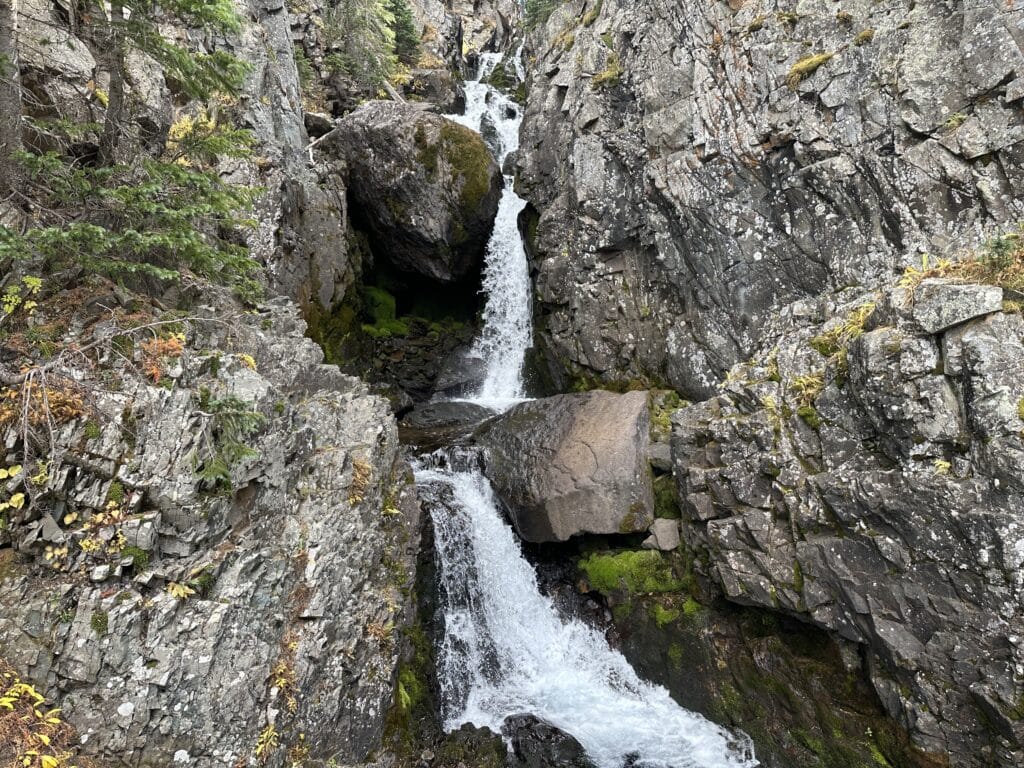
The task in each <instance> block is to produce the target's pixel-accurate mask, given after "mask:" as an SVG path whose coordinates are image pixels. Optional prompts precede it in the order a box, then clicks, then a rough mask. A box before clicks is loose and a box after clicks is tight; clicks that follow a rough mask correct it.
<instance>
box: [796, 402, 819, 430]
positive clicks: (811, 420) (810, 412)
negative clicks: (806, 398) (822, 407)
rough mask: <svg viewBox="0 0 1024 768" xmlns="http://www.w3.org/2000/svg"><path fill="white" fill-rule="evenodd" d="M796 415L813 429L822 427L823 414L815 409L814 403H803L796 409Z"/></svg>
mask: <svg viewBox="0 0 1024 768" xmlns="http://www.w3.org/2000/svg"><path fill="white" fill-rule="evenodd" d="M796 415H797V416H799V417H800V418H801V419H803V420H804V423H805V424H807V426H808V427H810V428H811V429H813V430H817V429H819V428H820V427H821V416H819V415H818V411H817V410H815V408H814V406H813V405H801V406H800V407H799V408H797V409H796Z"/></svg>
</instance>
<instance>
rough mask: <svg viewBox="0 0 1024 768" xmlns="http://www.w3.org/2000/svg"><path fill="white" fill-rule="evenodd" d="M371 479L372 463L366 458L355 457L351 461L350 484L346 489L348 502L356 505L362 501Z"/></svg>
mask: <svg viewBox="0 0 1024 768" xmlns="http://www.w3.org/2000/svg"><path fill="white" fill-rule="evenodd" d="M372 479H373V465H372V464H370V462H368V461H367V460H366V459H362V458H359V459H355V460H354V461H353V462H352V484H351V485H350V486H349V491H348V503H349V504H352V505H356V504H359V503H361V502H362V501H363V498H364V497H365V496H366V491H367V489H369V487H370V481H371V480H372Z"/></svg>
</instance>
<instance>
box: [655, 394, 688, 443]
mask: <svg viewBox="0 0 1024 768" xmlns="http://www.w3.org/2000/svg"><path fill="white" fill-rule="evenodd" d="M687 405H689V402H687V401H686V400H683V399H682V398H681V397H679V393H678V392H676V391H675V390H669V391H668V392H666V393H664V394H662V395H660V396H659V394H658V393H652V394H651V432H652V433H654V434H661V435H668V434H670V433H671V432H672V414H673V413H675V412H676V411H678V410H679V409H680V408H683V407H685V406H687Z"/></svg>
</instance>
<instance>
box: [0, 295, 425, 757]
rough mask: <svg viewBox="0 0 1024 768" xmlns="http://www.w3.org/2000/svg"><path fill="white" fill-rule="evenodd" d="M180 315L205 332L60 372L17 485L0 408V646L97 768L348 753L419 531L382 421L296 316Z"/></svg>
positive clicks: (395, 619) (371, 730)
mask: <svg viewBox="0 0 1024 768" xmlns="http://www.w3.org/2000/svg"><path fill="white" fill-rule="evenodd" d="M96 301H99V302H100V303H104V304H105V303H107V302H110V303H114V302H116V298H115V296H111V297H104V296H98V297H97V298H96ZM84 303H85V304H86V306H89V307H95V306H96V302H95V301H87V302H84ZM135 311H136V316H137V315H138V312H139V310H138V309H136V310H135ZM193 312H194V315H193V316H194V317H201V318H212V319H211V320H195V321H185V322H184V323H183V324H182V325H181V326H180V327H181V328H182V329H183V330H182V334H183V335H182V336H181V337H171V339H170V341H169V342H166V343H164V344H163V345H162V346H161V347H160V349H159V350H157V348H156V347H155V346H154V345H153V343H152V336H150V340H149V341H147V335H146V334H143V335H142V336H140V337H138V338H136V337H134V336H133V335H131V334H128V335H123V336H118V338H119V339H120V341H118V342H117V344H116V345H115V347H108V346H106V345H105V344H101V345H100V346H99V349H107V350H108V351H107V353H106V355H101V357H100V358H99V359H98V360H96V361H95V364H94V365H92V366H90V367H89V368H82V369H79V370H77V371H75V372H74V374H73V375H72V378H63V377H62V378H59V379H52V380H51V389H50V395H49V397H50V402H51V403H52V407H53V409H54V410H53V413H52V418H53V419H54V421H55V422H56V431H55V434H54V436H53V443H52V445H48V446H47V447H46V453H47V456H48V461H47V462H46V463H45V464H44V465H42V466H43V467H44V468H43V470H41V471H40V473H39V474H38V475H35V476H33V477H32V478H31V479H28V478H26V475H27V474H28V471H29V467H30V466H33V465H32V464H31V463H30V461H26V460H25V459H26V458H29V459H31V457H26V456H25V455H24V454H23V453H21V452H20V451H16V450H14V448H15V446H16V445H17V444H19V443H18V438H19V437H20V436H21V435H20V432H21V429H22V427H21V422H20V421H19V420H18V419H16V418H7V417H6V416H10V413H8V411H5V414H6V416H5V421H4V424H5V440H6V445H7V456H6V464H5V467H6V466H11V465H14V464H15V462H17V463H19V464H22V465H23V466H24V470H22V472H20V473H19V474H18V476H17V477H16V478H15V479H12V480H10V481H7V483H6V492H7V493H8V494H10V493H12V492H14V491H16V490H20V491H21V492H24V493H26V494H28V495H29V496H30V497H31V499H32V503H31V505H26V506H25V507H24V508H22V509H19V510H16V511H14V510H9V511H8V512H6V513H5V515H6V523H7V524H6V527H5V528H4V531H3V533H2V534H0V543H2V544H5V545H10V546H11V547H12V548H10V549H8V548H3V549H0V552H2V553H3V568H2V569H0V605H2V606H3V609H2V611H0V647H2V648H3V652H4V655H5V657H6V658H7V659H8V660H9V661H11V662H12V663H13V664H14V665H15V666H16V667H17V668H18V669H19V670H20V671H21V672H22V674H25V675H28V676H30V678H31V679H34V680H36V681H39V682H40V684H41V685H45V687H46V689H47V690H49V691H50V692H51V693H53V694H54V695H58V696H60V697H61V699H62V705H63V708H64V716H65V717H66V718H67V719H68V721H69V722H70V723H71V724H72V725H73V726H74V727H75V728H76V729H77V730H78V732H79V734H81V736H82V739H83V746H82V749H83V751H84V752H85V753H87V754H90V755H95V756H97V757H99V758H101V759H102V760H103V761H104V762H106V763H109V764H111V765H118V764H132V765H165V764H167V763H168V762H169V761H170V760H171V759H172V757H173V759H174V761H175V762H178V763H182V764H187V765H196V766H223V765H236V764H245V763H246V762H247V761H250V760H256V759H259V760H261V761H266V762H267V763H268V764H271V765H282V764H285V763H286V762H288V761H293V760H294V759H295V757H294V756H295V755H296V754H302V753H303V751H305V752H306V754H309V755H310V756H315V757H318V758H320V759H327V758H328V757H336V758H338V759H341V760H345V761H358V760H361V759H363V758H365V757H366V756H367V754H368V753H369V752H371V751H372V750H374V749H376V748H378V747H379V744H380V738H381V733H382V729H383V723H384V716H385V714H386V712H387V710H388V709H389V707H390V705H391V703H392V697H393V681H394V674H395V669H396V665H397V660H398V659H397V654H398V645H397V643H396V642H395V640H394V638H393V637H392V636H391V633H392V630H393V628H394V627H395V626H396V625H398V626H401V625H402V624H404V623H405V622H406V621H407V620H408V617H407V615H406V611H407V610H408V605H407V603H406V598H404V597H403V594H404V593H403V591H402V589H403V587H404V585H405V584H406V581H407V580H408V579H409V578H410V576H411V572H412V568H413V566H412V562H413V560H414V558H415V554H416V543H417V540H418V506H417V504H416V501H415V498H414V496H413V495H412V489H411V487H409V485H408V480H407V478H406V474H405V469H404V468H403V465H402V463H401V462H400V461H399V459H398V443H397V431H396V428H395V425H394V422H393V420H392V419H391V418H390V416H389V411H388V408H387V404H386V402H385V401H383V400H381V399H380V398H376V397H373V396H370V395H369V394H368V393H367V392H366V390H365V388H364V386H363V385H362V384H361V383H360V382H358V381H357V380H354V379H351V378H349V377H346V376H344V375H342V374H341V373H339V372H338V370H337V369H336V368H333V367H328V366H323V365H321V364H320V361H321V360H322V353H321V352H320V350H319V349H318V348H317V347H316V346H315V345H314V344H313V343H312V342H310V341H308V340H307V339H305V338H304V336H303V332H304V330H305V327H304V324H303V323H302V321H301V320H299V319H298V318H297V316H296V310H295V308H294V307H293V306H291V305H289V304H288V303H287V302H283V301H282V302H276V303H272V304H270V305H268V306H267V307H266V308H265V309H264V310H263V311H262V312H261V313H259V314H258V315H248V316H245V315H242V316H238V317H232V314H231V305H230V304H227V305H224V304H222V303H219V302H217V303H214V304H208V303H206V302H202V303H199V304H198V305H197V306H195V307H194V308H193ZM69 320H70V323H71V325H72V326H75V325H76V324H77V323H82V322H85V323H86V328H89V329H90V331H82V332H80V336H79V338H85V337H86V336H85V334H86V333H88V332H92V333H93V334H94V335H95V337H96V338H103V337H104V334H109V333H110V331H111V330H112V328H111V327H110V326H109V324H107V323H105V322H103V321H101V322H100V323H99V324H98V325H95V324H93V323H94V320H93V321H92V322H90V320H89V319H88V318H83V317H81V316H75V317H72V318H70V319H69ZM133 341H137V342H138V344H137V345H133ZM165 341H166V340H165ZM114 349H116V350H117V351H116V352H115V351H114ZM139 368H142V369H143V370H145V371H146V372H147V376H148V379H145V378H142V377H141V376H140V375H139ZM112 379H116V380H117V381H118V382H119V386H116V387H110V386H107V385H105V384H104V382H109V381H111V380H112ZM154 379H159V382H158V383H154ZM71 382H74V383H73V384H72V383H71ZM77 392H92V393H94V394H93V396H92V397H84V398H83V397H81V396H78V395H76V393H77ZM28 407H29V413H30V424H34V423H35V416H36V415H37V414H36V411H37V410H39V409H42V407H43V406H42V405H41V404H40V403H38V402H34V403H32V404H30V405H29V406H28ZM8 410H10V409H8ZM39 429H40V431H38V432H36V431H35V429H32V430H31V432H32V433H33V434H34V435H35V438H36V439H39V440H43V441H45V439H46V438H45V431H44V428H41V427H40V428H39ZM261 745H262V746H261ZM289 755H291V757H289Z"/></svg>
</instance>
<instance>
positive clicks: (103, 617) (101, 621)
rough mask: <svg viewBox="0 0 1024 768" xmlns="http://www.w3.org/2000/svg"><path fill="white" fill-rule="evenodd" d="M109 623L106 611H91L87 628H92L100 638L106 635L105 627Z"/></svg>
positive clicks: (108, 615)
mask: <svg viewBox="0 0 1024 768" xmlns="http://www.w3.org/2000/svg"><path fill="white" fill-rule="evenodd" d="M109 623H110V614H108V613H107V612H106V611H93V612H92V616H90V617H89V626H90V627H92V631H93V632H95V633H96V634H97V635H99V636H100V637H102V636H103V635H105V634H107V626H108V625H109Z"/></svg>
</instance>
